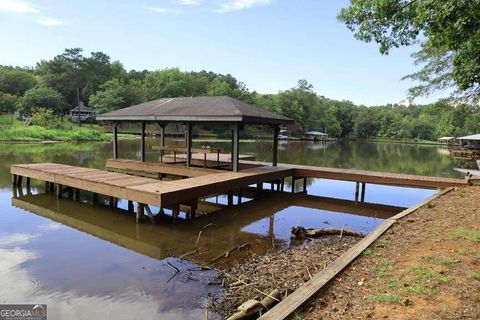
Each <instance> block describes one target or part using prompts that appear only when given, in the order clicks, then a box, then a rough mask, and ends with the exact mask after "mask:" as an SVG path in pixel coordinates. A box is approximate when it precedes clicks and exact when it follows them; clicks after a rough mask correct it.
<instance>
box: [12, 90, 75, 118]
mask: <svg viewBox="0 0 480 320" xmlns="http://www.w3.org/2000/svg"><path fill="white" fill-rule="evenodd" d="M65 107H66V103H65V99H64V98H63V96H62V95H61V94H60V93H59V92H58V91H56V90H55V89H53V88H49V87H37V88H33V89H30V90H28V91H27V92H25V94H24V95H23V97H22V98H20V99H19V100H18V102H17V108H18V110H19V111H20V113H21V114H23V115H26V116H30V115H32V114H33V112H34V111H35V110H36V109H38V108H47V109H51V110H52V111H53V112H54V113H56V114H63V112H64V111H65Z"/></svg>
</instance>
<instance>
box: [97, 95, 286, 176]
mask: <svg viewBox="0 0 480 320" xmlns="http://www.w3.org/2000/svg"><path fill="white" fill-rule="evenodd" d="M97 120H99V121H108V122H110V123H112V124H113V157H114V158H115V159H117V158H118V155H119V153H118V126H119V124H120V123H121V122H140V124H141V126H140V140H141V142H140V143H141V161H142V162H144V161H145V127H146V124H147V123H156V124H158V125H159V127H160V148H157V149H159V150H161V154H162V153H163V151H165V150H172V148H169V147H167V146H165V127H166V126H167V125H168V124H170V123H177V124H179V123H180V124H184V125H185V127H186V148H185V153H186V166H187V167H190V166H192V128H193V126H195V125H218V126H228V127H231V129H232V145H231V169H232V171H234V172H238V171H239V152H240V151H239V140H240V132H241V131H242V129H243V128H244V126H245V125H265V126H270V127H271V128H272V138H273V147H272V150H273V152H272V164H273V166H276V165H277V152H278V135H279V132H280V126H281V125H289V124H293V120H292V119H289V118H287V117H284V116H281V115H278V114H276V113H273V112H270V111H267V110H265V109H262V108H260V107H258V106H255V105H252V104H248V103H246V102H243V101H240V100H237V99H234V98H231V97H227V96H219V97H189V98H185V97H183V98H162V99H158V100H153V101H148V102H145V103H141V104H138V105H134V106H131V107H127V108H124V109H119V110H115V111H112V112H108V113H105V114H101V115H99V116H97ZM176 149H179V148H176Z"/></svg>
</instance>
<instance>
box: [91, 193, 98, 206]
mask: <svg viewBox="0 0 480 320" xmlns="http://www.w3.org/2000/svg"><path fill="white" fill-rule="evenodd" d="M92 202H93V204H97V203H98V194H97V193H96V192H94V193H93V198H92Z"/></svg>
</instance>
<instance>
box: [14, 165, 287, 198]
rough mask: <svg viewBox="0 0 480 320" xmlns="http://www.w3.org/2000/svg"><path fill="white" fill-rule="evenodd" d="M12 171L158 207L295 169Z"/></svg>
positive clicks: (38, 167)
mask: <svg viewBox="0 0 480 320" xmlns="http://www.w3.org/2000/svg"><path fill="white" fill-rule="evenodd" d="M10 172H11V174H12V175H17V176H24V177H29V178H33V179H38V180H42V181H48V182H52V183H55V184H58V185H62V186H68V187H72V188H76V189H81V190H85V191H90V192H94V193H98V194H103V195H107V196H111V197H115V198H120V199H126V200H130V201H136V202H139V203H142V204H149V205H154V206H158V207H166V206H172V205H179V204H184V203H189V202H191V201H195V200H197V199H198V198H200V197H205V196H209V195H212V194H219V193H226V192H228V191H231V190H233V189H238V188H244V187H247V186H249V185H250V184H255V183H261V182H267V181H271V180H275V179H280V178H282V177H287V176H289V175H291V170H290V169H288V168H280V167H259V168H254V169H249V170H244V171H242V172H221V173H212V174H210V175H206V176H198V177H194V178H189V179H183V180H174V181H158V180H154V179H149V178H142V177H136V176H130V175H125V174H121V173H114V172H108V171H104V170H98V169H88V168H80V167H75V166H69V165H62V164H53V163H40V164H18V165H13V166H12V167H11V169H10Z"/></svg>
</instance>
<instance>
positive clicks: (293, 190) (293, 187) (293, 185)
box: [292, 177, 297, 193]
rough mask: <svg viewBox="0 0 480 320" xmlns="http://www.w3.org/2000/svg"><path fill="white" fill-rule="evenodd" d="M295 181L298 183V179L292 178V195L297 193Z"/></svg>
mask: <svg viewBox="0 0 480 320" xmlns="http://www.w3.org/2000/svg"><path fill="white" fill-rule="evenodd" d="M295 181H297V177H292V193H295Z"/></svg>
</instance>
